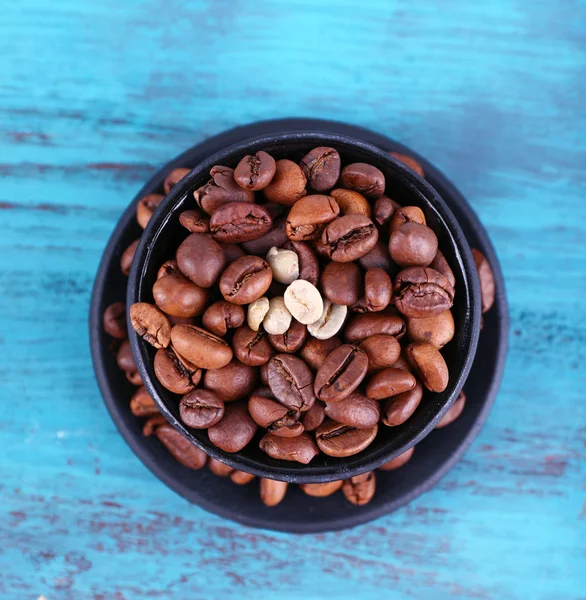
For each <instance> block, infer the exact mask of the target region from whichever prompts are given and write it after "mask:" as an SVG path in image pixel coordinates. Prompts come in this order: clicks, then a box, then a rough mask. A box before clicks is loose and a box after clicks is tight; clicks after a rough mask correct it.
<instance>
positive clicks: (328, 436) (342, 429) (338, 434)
mask: <svg viewBox="0 0 586 600" xmlns="http://www.w3.org/2000/svg"><path fill="white" fill-rule="evenodd" d="M377 431H378V425H374V426H373V427H370V428H368V429H356V427H351V426H350V425H342V424H341V423H336V421H332V419H326V420H325V421H324V422H323V423H322V424H321V425H320V426H319V427H318V428H317V429H316V431H315V440H316V442H317V445H318V447H319V449H320V450H321V451H322V452H323V453H324V454H327V455H328V456H334V457H336V458H346V457H347V456H354V454H358V453H359V452H362V450H364V449H365V448H366V447H367V446H369V445H370V444H371V443H372V442H373V441H374V438H375V437H376V433H377Z"/></svg>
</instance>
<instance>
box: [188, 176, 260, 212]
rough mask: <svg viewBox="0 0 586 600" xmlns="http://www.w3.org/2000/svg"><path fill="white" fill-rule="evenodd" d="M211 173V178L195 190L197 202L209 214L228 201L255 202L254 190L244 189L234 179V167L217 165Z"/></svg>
mask: <svg viewBox="0 0 586 600" xmlns="http://www.w3.org/2000/svg"><path fill="white" fill-rule="evenodd" d="M210 175H211V179H210V180H209V181H208V182H207V183H206V184H205V185H202V186H201V187H200V188H199V189H197V190H195V192H193V197H194V198H195V202H196V203H197V205H198V206H199V207H200V208H203V210H205V211H206V212H207V213H208V215H213V214H214V212H215V211H216V210H217V209H218V208H219V207H220V206H222V204H228V202H254V192H253V191H251V190H243V189H242V188H241V187H240V186H239V185H238V184H237V183H236V181H235V180H234V169H230V168H229V167H224V166H221V165H216V166H215V167H212V168H211V170H210Z"/></svg>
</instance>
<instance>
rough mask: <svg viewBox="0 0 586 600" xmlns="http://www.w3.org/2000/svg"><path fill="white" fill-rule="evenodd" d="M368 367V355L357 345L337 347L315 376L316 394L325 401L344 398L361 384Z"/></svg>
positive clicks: (335, 400)
mask: <svg viewBox="0 0 586 600" xmlns="http://www.w3.org/2000/svg"><path fill="white" fill-rule="evenodd" d="M367 368H368V357H367V356H366V354H365V353H364V352H363V351H362V350H360V349H359V348H358V347H357V346H353V345H351V344H344V345H343V346H340V347H339V348H336V349H335V350H334V351H333V352H331V353H330V354H329V355H328V357H327V358H326V360H325V362H324V363H323V365H322V366H321V367H320V368H319V370H318V372H317V374H316V376H315V384H314V391H315V395H316V396H317V397H318V398H319V399H320V400H323V401H324V402H337V401H339V400H343V399H344V398H346V397H347V396H349V395H350V394H351V393H352V392H353V391H354V390H355V389H356V388H357V387H358V386H359V385H360V383H361V381H362V380H363V379H364V376H365V375H366V369H367Z"/></svg>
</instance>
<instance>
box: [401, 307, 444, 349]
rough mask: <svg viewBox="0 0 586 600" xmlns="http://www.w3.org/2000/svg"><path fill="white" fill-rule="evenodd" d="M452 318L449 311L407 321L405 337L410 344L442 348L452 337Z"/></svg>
mask: <svg viewBox="0 0 586 600" xmlns="http://www.w3.org/2000/svg"><path fill="white" fill-rule="evenodd" d="M454 330H455V325H454V317H453V316H452V313H451V312H450V311H449V310H446V312H443V313H441V314H439V315H436V316H435V317H424V318H423V319H407V335H408V336H409V339H410V340H411V341H412V342H429V343H430V344H433V345H434V346H435V347H436V348H442V347H443V346H445V345H446V344H447V343H448V342H449V341H450V340H451V339H452V338H453V337H454Z"/></svg>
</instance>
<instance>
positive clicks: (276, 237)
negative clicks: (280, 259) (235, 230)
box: [242, 216, 289, 256]
mask: <svg viewBox="0 0 586 600" xmlns="http://www.w3.org/2000/svg"><path fill="white" fill-rule="evenodd" d="M286 226H287V224H286V217H285V216H282V217H279V218H277V219H274V220H273V226H272V228H271V230H270V231H269V232H268V233H265V235H263V236H261V237H259V238H258V239H257V240H251V241H250V242H244V243H243V244H242V247H243V248H244V249H245V250H246V252H248V254H256V255H258V256H260V255H264V254H266V253H267V252H268V251H269V250H270V249H271V248H280V247H281V246H283V245H284V244H286V243H287V242H288V241H289V238H288V237H287V231H286Z"/></svg>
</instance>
